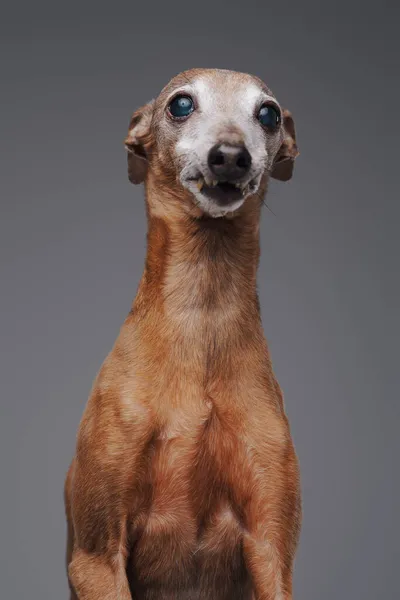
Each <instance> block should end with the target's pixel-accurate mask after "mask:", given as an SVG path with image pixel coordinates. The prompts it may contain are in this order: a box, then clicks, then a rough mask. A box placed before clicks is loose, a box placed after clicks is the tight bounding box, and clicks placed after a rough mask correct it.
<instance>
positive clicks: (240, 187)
mask: <svg viewBox="0 0 400 600" xmlns="http://www.w3.org/2000/svg"><path fill="white" fill-rule="evenodd" d="M235 187H236V188H237V189H238V190H241V189H242V187H243V186H242V184H241V183H235Z"/></svg>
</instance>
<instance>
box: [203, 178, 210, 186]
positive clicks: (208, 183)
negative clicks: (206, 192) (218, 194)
mask: <svg viewBox="0 0 400 600" xmlns="http://www.w3.org/2000/svg"><path fill="white" fill-rule="evenodd" d="M204 180H205V183H206V185H208V187H210V186H212V181H211V179H208V177H205V178H204Z"/></svg>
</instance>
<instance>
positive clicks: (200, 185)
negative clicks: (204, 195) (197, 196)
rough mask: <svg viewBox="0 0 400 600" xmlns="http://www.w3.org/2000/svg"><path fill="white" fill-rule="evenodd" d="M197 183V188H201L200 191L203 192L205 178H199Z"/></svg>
mask: <svg viewBox="0 0 400 600" xmlns="http://www.w3.org/2000/svg"><path fill="white" fill-rule="evenodd" d="M196 185H197V189H198V190H199V192H201V190H202V188H203V185H204V179H203V178H200V179H198V180H197V183H196Z"/></svg>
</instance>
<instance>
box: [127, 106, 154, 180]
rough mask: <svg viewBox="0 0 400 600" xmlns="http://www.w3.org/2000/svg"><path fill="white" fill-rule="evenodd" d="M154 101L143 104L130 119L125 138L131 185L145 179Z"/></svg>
mask: <svg viewBox="0 0 400 600" xmlns="http://www.w3.org/2000/svg"><path fill="white" fill-rule="evenodd" d="M153 107H154V100H152V101H151V102H149V103H148V104H145V106H142V107H141V108H139V109H138V110H137V111H135V112H134V113H133V115H132V117H131V121H130V124H129V133H128V136H127V137H126V138H125V148H126V150H127V151H128V177H129V181H130V182H131V183H143V181H144V180H145V179H146V173H147V166H148V157H147V150H146V148H147V147H148V142H149V135H150V125H151V119H152V116H153Z"/></svg>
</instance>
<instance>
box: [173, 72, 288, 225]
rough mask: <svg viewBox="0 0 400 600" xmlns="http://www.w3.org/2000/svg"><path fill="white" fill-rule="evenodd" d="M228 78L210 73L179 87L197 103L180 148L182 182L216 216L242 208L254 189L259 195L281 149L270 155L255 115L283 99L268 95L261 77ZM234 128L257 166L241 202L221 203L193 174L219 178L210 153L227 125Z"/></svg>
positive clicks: (250, 176) (205, 208)
mask: <svg viewBox="0 0 400 600" xmlns="http://www.w3.org/2000/svg"><path fill="white" fill-rule="evenodd" d="M227 83H228V85H217V84H216V83H214V82H212V81H210V79H209V78H207V77H199V78H198V79H197V80H194V81H193V82H192V83H191V84H190V85H189V84H188V85H187V86H183V87H182V88H180V89H179V93H183V94H184V93H187V94H189V95H191V96H192V97H193V98H194V99H195V102H196V110H195V111H194V112H193V113H192V115H191V116H190V117H189V119H188V120H187V121H186V122H185V123H184V124H183V126H182V130H181V133H180V137H179V139H178V141H177V143H176V147H175V151H176V155H177V157H178V160H179V163H180V164H181V165H182V170H181V173H180V178H181V182H182V184H183V185H184V186H185V187H186V188H187V189H189V191H190V192H192V194H193V195H194V196H195V198H196V200H197V202H198V204H199V205H200V206H201V207H202V208H203V209H204V210H205V211H206V212H208V213H209V214H210V215H212V216H222V215H224V214H226V213H227V212H231V211H234V210H236V209H237V208H239V207H240V206H241V205H242V204H243V202H244V200H245V198H246V197H247V196H248V195H249V194H250V193H253V194H254V193H255V192H256V191H257V189H258V187H259V184H260V181H261V177H262V174H263V173H264V171H265V169H266V168H268V167H270V166H271V164H272V161H273V158H274V154H275V152H273V153H272V156H269V152H268V148H267V144H266V139H265V134H264V132H263V130H262V126H261V125H260V123H259V122H258V121H257V119H255V111H256V109H257V108H258V107H259V106H260V105H261V104H262V103H263V102H265V101H267V100H272V101H273V102H275V103H277V102H276V99H275V98H273V97H272V96H269V95H267V94H266V93H265V91H264V90H263V89H262V88H261V87H260V86H258V85H257V83H256V82H254V83H253V82H249V81H243V80H236V81H234V82H233V81H232V82H227ZM175 94H176V91H175ZM232 127H233V128H234V129H235V131H237V132H238V133H239V134H240V137H241V138H242V141H243V143H244V144H245V146H246V148H247V150H248V151H249V153H250V155H251V159H252V166H251V170H250V172H249V176H248V181H247V182H246V183H250V182H251V183H252V188H251V190H249V191H248V192H247V194H244V196H243V198H241V199H240V200H238V201H236V202H235V203H233V204H231V205H229V206H227V207H220V206H218V205H216V204H215V203H214V202H212V201H210V200H209V199H208V198H207V196H206V195H205V194H204V193H202V192H201V191H199V189H198V186H197V184H196V182H195V181H193V178H196V177H199V176H202V177H204V179H205V180H206V182H207V180H211V179H212V178H213V177H212V174H211V173H210V172H209V168H208V153H209V151H210V149H211V148H212V147H213V146H214V145H215V144H217V143H218V142H222V141H223V140H224V130H231V129H232ZM273 150H275V148H273Z"/></svg>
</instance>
